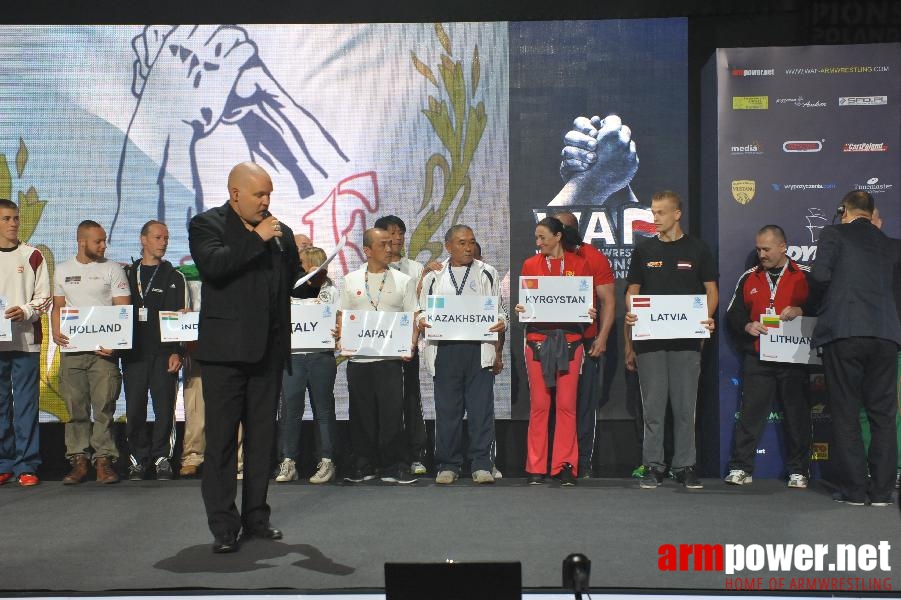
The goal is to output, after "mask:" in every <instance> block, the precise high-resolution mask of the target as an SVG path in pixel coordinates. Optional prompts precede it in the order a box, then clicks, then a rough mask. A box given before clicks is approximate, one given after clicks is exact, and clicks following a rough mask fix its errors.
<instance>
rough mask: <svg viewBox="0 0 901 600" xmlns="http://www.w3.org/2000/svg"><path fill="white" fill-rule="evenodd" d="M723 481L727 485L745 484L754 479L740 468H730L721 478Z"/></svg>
mask: <svg viewBox="0 0 901 600" xmlns="http://www.w3.org/2000/svg"><path fill="white" fill-rule="evenodd" d="M723 481H725V482H726V483H728V484H729V485H746V484H748V483H751V482H752V481H754V479H753V478H752V477H751V474H750V473H748V472H747V471H742V470H741V469H732V470H731V471H729V474H728V475H726V478H725V479H723ZM789 485H791V484H789Z"/></svg>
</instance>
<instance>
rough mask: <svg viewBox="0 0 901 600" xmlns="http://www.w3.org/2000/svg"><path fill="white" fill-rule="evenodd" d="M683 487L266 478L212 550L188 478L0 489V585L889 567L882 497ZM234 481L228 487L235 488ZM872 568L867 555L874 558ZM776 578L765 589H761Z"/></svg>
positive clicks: (706, 587)
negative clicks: (421, 567)
mask: <svg viewBox="0 0 901 600" xmlns="http://www.w3.org/2000/svg"><path fill="white" fill-rule="evenodd" d="M704 483H705V486H706V487H705V489H703V490H685V489H682V488H681V487H680V486H677V484H676V483H675V482H673V481H671V480H668V481H667V482H666V483H665V484H664V485H663V487H661V488H658V489H656V490H642V489H639V488H638V486H637V483H636V482H635V480H631V479H593V480H581V481H580V482H579V485H578V486H577V487H574V488H562V487H558V486H551V485H546V486H527V485H525V481H524V480H523V479H515V478H514V479H504V480H502V481H499V482H498V483H497V484H495V485H489V486H476V485H474V484H472V483H471V482H469V481H467V480H460V481H458V482H457V483H455V484H453V485H452V486H438V485H435V484H434V480H430V479H427V480H422V481H420V482H419V483H417V484H415V485H411V486H396V485H388V484H382V483H374V484H358V485H343V484H335V485H326V486H313V485H309V484H302V483H291V484H276V483H273V484H272V485H271V486H270V503H271V505H272V509H273V514H272V522H273V525H275V526H276V527H279V528H280V529H282V530H283V531H284V532H285V539H284V540H282V541H279V542H266V541H258V540H251V541H248V542H246V543H245V544H244V545H243V546H242V547H241V550H240V552H238V553H236V554H232V555H213V554H212V553H211V552H210V543H211V541H212V538H211V536H210V534H209V532H208V530H207V528H206V520H205V516H204V511H203V505H202V502H201V498H200V483H199V482H198V481H169V482H156V481H144V482H128V481H124V482H122V483H119V484H116V485H100V484H97V483H94V482H90V483H85V484H82V485H78V486H63V485H62V484H60V482H58V481H45V482H44V483H42V484H41V485H40V486H38V487H36V488H29V489H24V488H20V487H18V486H16V485H9V484H7V485H4V486H2V487H0V522H2V527H0V548H2V550H0V552H2V558H0V567H2V569H0V572H2V577H0V594H2V595H10V594H13V593H15V592H32V593H39V594H45V595H61V594H64V593H66V592H83V593H115V594H118V595H127V594H129V593H132V592H146V591H156V592H160V593H163V594H166V593H173V592H177V591H185V590H196V591H198V592H201V593H208V594H209V593H218V592H225V591H232V590H240V591H252V592H257V593H263V594H265V593H266V591H267V590H269V591H296V592H297V593H302V592H314V593H315V592H317V591H326V590H328V591H332V592H337V591H339V590H342V591H350V592H354V591H357V592H364V591H371V592H380V591H381V589H382V588H383V586H384V575H383V566H384V563H385V562H435V561H446V560H454V561H520V562H521V563H522V574H523V586H524V589H532V590H536V591H545V592H554V591H555V590H554V588H556V589H558V590H559V586H560V583H561V561H562V560H563V558H564V557H565V556H567V555H568V554H570V553H572V552H582V553H584V554H585V555H587V556H588V557H589V558H590V559H591V561H592V573H591V587H592V589H593V590H596V591H601V590H602V589H603V588H606V589H608V590H613V589H619V590H624V589H630V590H631V589H635V590H636V591H644V592H653V591H654V588H657V590H658V591H662V590H667V591H669V592H673V591H677V592H678V591H683V590H684V591H689V590H700V591H703V592H706V593H710V592H713V593H716V592H722V591H724V590H725V589H726V585H727V581H726V580H727V579H732V578H743V579H749V580H750V579H756V578H762V582H763V585H764V586H767V585H768V582H769V580H770V579H776V578H784V585H785V586H786V588H785V589H783V590H782V591H784V592H789V591H790V590H789V589H787V586H788V584H789V582H790V581H791V580H792V578H813V577H818V578H844V579H849V580H850V579H853V578H859V581H858V582H857V583H856V584H855V585H857V586H861V585H868V586H869V587H867V588H861V587H858V588H856V589H846V591H849V592H852V593H855V592H858V593H860V592H865V591H867V590H868V589H871V588H872V586H873V585H874V580H876V579H878V580H879V581H880V584H881V585H883V586H884V585H885V580H886V579H891V580H892V581H890V582H889V585H891V586H892V587H893V588H894V590H895V591H894V592H892V593H893V594H897V593H898V592H897V590H898V589H901V581H898V582H897V583H898V585H893V584H894V583H895V582H894V577H893V574H894V573H895V571H899V572H901V519H899V513H898V509H897V506H891V507H885V508H877V507H870V506H866V507H854V506H847V505H843V504H838V503H836V502H833V501H832V499H831V490H829V489H828V488H827V487H826V486H825V485H823V484H818V483H814V485H813V486H812V487H811V489H809V490H789V489H787V488H786V487H785V485H784V484H783V483H782V482H780V481H774V480H758V481H755V482H754V484H753V485H751V486H747V487H742V488H739V487H732V486H726V485H724V484H722V482H720V481H718V480H713V479H707V480H704ZM239 492H240V488H239ZM881 541H887V542H888V543H889V544H890V545H891V550H890V551H889V552H887V553H886V554H887V556H886V561H887V563H888V566H889V569H890V570H888V571H884V570H881V569H880V568H876V569H875V570H872V571H865V570H863V569H861V568H856V569H854V570H852V571H849V572H816V571H804V572H802V571H798V570H795V569H794V568H792V569H790V570H789V571H784V572H783V571H775V570H770V569H769V568H767V567H764V568H763V570H761V571H755V572H751V571H748V570H745V571H743V572H740V573H736V574H734V575H727V574H725V573H724V572H722V571H719V572H717V571H695V570H692V568H693V565H694V563H693V562H690V563H689V570H688V571H681V572H680V571H676V572H670V571H661V570H660V569H659V568H658V549H659V548H660V546H661V545H662V544H675V545H676V546H678V545H679V544H723V545H726V544H743V545H745V546H747V545H750V544H777V543H781V544H809V545H813V544H827V545H828V546H827V548H828V552H829V555H828V557H827V558H828V559H829V560H827V563H829V562H830V561H831V560H832V559H833V558H834V556H835V554H836V552H837V549H836V545H837V544H840V543H841V544H857V545H861V544H872V545H873V546H877V545H878V544H879V543H880V542H881ZM880 566H881V565H880ZM775 591H778V590H775Z"/></svg>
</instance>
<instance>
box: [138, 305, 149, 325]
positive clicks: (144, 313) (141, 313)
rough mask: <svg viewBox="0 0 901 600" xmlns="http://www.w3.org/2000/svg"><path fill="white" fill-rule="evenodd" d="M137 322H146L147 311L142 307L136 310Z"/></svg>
mask: <svg viewBox="0 0 901 600" xmlns="http://www.w3.org/2000/svg"><path fill="white" fill-rule="evenodd" d="M138 321H140V322H141V323H146V322H147V309H146V308H144V307H143V306H142V307H141V308H139V309H138Z"/></svg>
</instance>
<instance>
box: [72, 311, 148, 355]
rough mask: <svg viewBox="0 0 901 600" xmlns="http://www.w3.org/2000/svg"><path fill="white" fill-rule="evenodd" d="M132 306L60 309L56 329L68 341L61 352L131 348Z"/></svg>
mask: <svg viewBox="0 0 901 600" xmlns="http://www.w3.org/2000/svg"><path fill="white" fill-rule="evenodd" d="M131 319H132V314H131V305H129V304H125V305H119V306H63V307H62V308H60V312H59V328H60V329H61V330H62V334H63V335H65V336H66V337H68V338H69V344H68V345H67V346H65V347H63V348H61V350H62V351H63V352H88V351H92V350H99V349H100V348H106V349H107V350H127V349H129V348H131V334H132V325H131Z"/></svg>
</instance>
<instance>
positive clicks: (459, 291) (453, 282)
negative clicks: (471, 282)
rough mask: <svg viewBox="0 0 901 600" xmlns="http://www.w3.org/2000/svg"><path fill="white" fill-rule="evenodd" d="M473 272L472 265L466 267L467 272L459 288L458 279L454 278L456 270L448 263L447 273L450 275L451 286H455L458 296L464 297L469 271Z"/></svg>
mask: <svg viewBox="0 0 901 600" xmlns="http://www.w3.org/2000/svg"><path fill="white" fill-rule="evenodd" d="M471 270H472V263H469V264H468V265H466V271H465V272H464V273H463V281H461V282H460V285H459V286H457V278H456V277H454V268H453V267H451V265H450V262H449V261H448V263H447V272H448V273H449V274H450V279H451V285H453V286H454V291H455V292H456V293H457V295H458V296H462V295H463V286H464V285H466V278H467V277H469V271H471Z"/></svg>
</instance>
